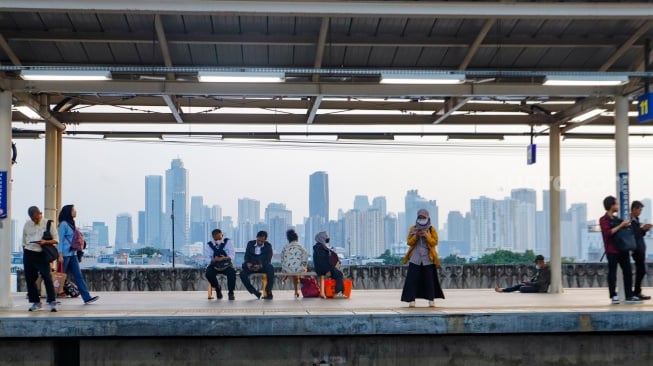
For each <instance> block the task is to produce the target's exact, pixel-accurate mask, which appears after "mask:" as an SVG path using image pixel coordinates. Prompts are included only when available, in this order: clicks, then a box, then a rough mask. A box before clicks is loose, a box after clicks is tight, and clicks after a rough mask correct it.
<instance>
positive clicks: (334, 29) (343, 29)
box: [329, 18, 351, 35]
mask: <svg viewBox="0 0 653 366" xmlns="http://www.w3.org/2000/svg"><path fill="white" fill-rule="evenodd" d="M350 25H351V18H331V28H330V29H329V34H330V35H341V34H345V35H348V34H349V27H350Z"/></svg>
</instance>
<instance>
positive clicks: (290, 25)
mask: <svg viewBox="0 0 653 366" xmlns="http://www.w3.org/2000/svg"><path fill="white" fill-rule="evenodd" d="M296 19H297V18H295V17H268V31H269V32H270V33H271V34H294V33H295V20H296Z"/></svg>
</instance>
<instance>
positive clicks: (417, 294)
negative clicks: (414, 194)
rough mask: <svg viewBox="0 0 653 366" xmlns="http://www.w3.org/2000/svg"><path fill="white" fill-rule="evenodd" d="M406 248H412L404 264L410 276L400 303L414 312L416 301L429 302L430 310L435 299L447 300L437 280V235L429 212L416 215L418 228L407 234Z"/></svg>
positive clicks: (414, 226)
mask: <svg viewBox="0 0 653 366" xmlns="http://www.w3.org/2000/svg"><path fill="white" fill-rule="evenodd" d="M407 244H408V246H409V247H410V248H409V249H408V253H406V256H405V257H404V258H403V259H402V262H403V263H404V264H405V263H409V264H408V274H407V275H406V282H404V290H403V292H402V293H401V301H404V302H407V303H408V306H409V307H411V308H414V307H415V299H416V298H420V299H426V300H428V302H429V306H430V307H435V299H436V298H439V299H444V293H443V292H442V288H441V287H440V280H439V279H438V269H437V267H439V266H440V259H439V258H438V252H437V251H436V246H437V245H438V233H437V232H436V231H435V228H434V227H433V226H431V217H430V216H429V212H428V211H427V210H425V209H421V210H419V211H418V212H417V220H415V225H413V226H411V227H410V229H409V230H408V239H407Z"/></svg>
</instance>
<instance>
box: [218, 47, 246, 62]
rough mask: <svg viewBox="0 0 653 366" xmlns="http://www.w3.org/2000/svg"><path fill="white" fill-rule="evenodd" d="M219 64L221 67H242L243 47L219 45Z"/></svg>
mask: <svg viewBox="0 0 653 366" xmlns="http://www.w3.org/2000/svg"><path fill="white" fill-rule="evenodd" d="M216 49H217V52H218V63H219V64H220V66H240V65H242V64H243V51H242V47H241V46H232V45H219V46H216Z"/></svg>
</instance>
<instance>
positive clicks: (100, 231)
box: [93, 221, 109, 247]
mask: <svg viewBox="0 0 653 366" xmlns="http://www.w3.org/2000/svg"><path fill="white" fill-rule="evenodd" d="M93 231H95V232H96V233H97V243H96V244H97V245H98V246H101V247H106V246H108V245H109V227H108V226H107V224H106V223H104V222H103V221H93Z"/></svg>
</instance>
